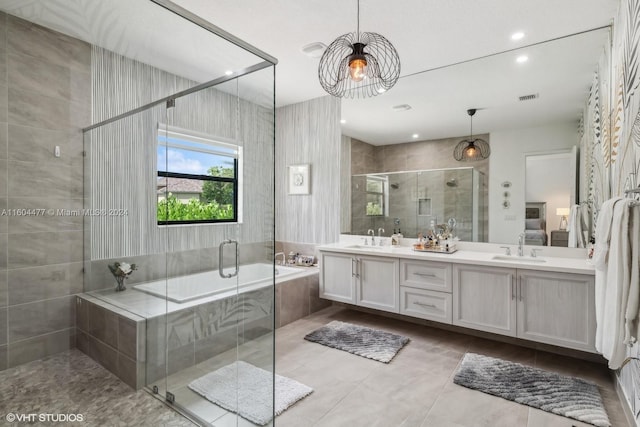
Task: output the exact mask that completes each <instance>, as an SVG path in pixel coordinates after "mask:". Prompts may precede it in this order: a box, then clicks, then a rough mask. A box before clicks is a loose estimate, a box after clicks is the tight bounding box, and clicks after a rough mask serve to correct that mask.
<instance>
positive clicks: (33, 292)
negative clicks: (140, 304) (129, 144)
mask: <svg viewBox="0 0 640 427" xmlns="http://www.w3.org/2000/svg"><path fill="white" fill-rule="evenodd" d="M90 65H91V47H90V46H89V45H88V44H87V43H84V42H81V41H79V40H77V39H73V38H71V37H67V36H65V35H62V34H60V33H57V32H54V31H51V30H48V29H45V28H43V27H40V26H38V25H35V24H32V23H30V22H27V21H24V20H21V19H18V18H15V17H13V16H9V15H6V14H0V213H2V215H1V216H0V370H2V369H6V368H7V367H13V366H16V365H20V364H23V363H26V362H29V361H32V360H35V359H39V358H42V357H44V356H48V355H50V354H54V353H57V352H60V351H64V350H66V349H68V348H71V347H74V346H75V297H74V296H73V295H74V294H76V293H79V292H82V286H83V285H82V281H83V278H82V258H83V253H82V239H83V233H82V222H81V218H78V217H70V216H63V215H56V213H55V212H53V213H52V212H51V211H49V210H50V209H53V210H54V211H55V210H57V209H80V208H82V197H83V194H82V191H83V189H82V173H83V157H82V150H83V140H82V132H81V128H82V127H84V126H87V125H88V124H90V120H91V115H90V108H91V104H90V101H91V91H90V84H91V74H90ZM56 145H57V146H59V147H60V154H61V156H60V157H58V158H56V157H54V155H53V153H54V146H56ZM29 210H31V211H29ZM17 214H22V215H17Z"/></svg>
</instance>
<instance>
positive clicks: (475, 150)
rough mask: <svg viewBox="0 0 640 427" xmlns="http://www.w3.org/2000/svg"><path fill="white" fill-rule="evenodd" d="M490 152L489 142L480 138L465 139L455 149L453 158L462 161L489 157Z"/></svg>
mask: <svg viewBox="0 0 640 427" xmlns="http://www.w3.org/2000/svg"><path fill="white" fill-rule="evenodd" d="M490 154H491V148H490V147H489V143H488V142H487V141H485V140H484V139H480V138H473V139H471V138H469V139H463V140H462V141H460V142H459V143H458V145H456V148H454V150H453V158H454V159H456V160H458V161H462V162H464V161H474V160H484V159H488V158H489V155H490Z"/></svg>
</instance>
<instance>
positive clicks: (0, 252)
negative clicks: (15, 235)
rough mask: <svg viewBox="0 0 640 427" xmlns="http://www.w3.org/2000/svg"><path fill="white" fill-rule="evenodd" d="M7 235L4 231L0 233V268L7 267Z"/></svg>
mask: <svg viewBox="0 0 640 427" xmlns="http://www.w3.org/2000/svg"><path fill="white" fill-rule="evenodd" d="M8 237H9V235H8V234H5V233H1V234H0V270H4V269H6V268H7V259H8V258H9V257H8V249H9V238H8Z"/></svg>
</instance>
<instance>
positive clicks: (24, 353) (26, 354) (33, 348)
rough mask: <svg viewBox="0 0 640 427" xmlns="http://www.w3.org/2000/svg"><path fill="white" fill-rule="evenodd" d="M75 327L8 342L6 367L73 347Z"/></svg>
mask: <svg viewBox="0 0 640 427" xmlns="http://www.w3.org/2000/svg"><path fill="white" fill-rule="evenodd" d="M75 343H76V336H75V328H71V329H64V330H60V331H56V332H54V333H51V334H46V335H40V336H37V337H33V338H29V339H26V340H22V341H18V342H14V343H9V361H8V367H9V368H13V367H14V366H18V365H22V364H24V363H29V362H32V361H34V360H37V359H42V358H43V357H46V356H49V355H52V354H56V353H60V352H62V351H65V350H69V349H70V348H73V347H75Z"/></svg>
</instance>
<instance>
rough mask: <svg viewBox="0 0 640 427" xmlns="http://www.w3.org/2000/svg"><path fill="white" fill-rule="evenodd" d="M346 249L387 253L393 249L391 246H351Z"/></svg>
mask: <svg viewBox="0 0 640 427" xmlns="http://www.w3.org/2000/svg"><path fill="white" fill-rule="evenodd" d="M345 249H367V250H370V251H371V250H373V251H385V250H389V249H391V248H390V247H389V246H371V245H349V246H345Z"/></svg>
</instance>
